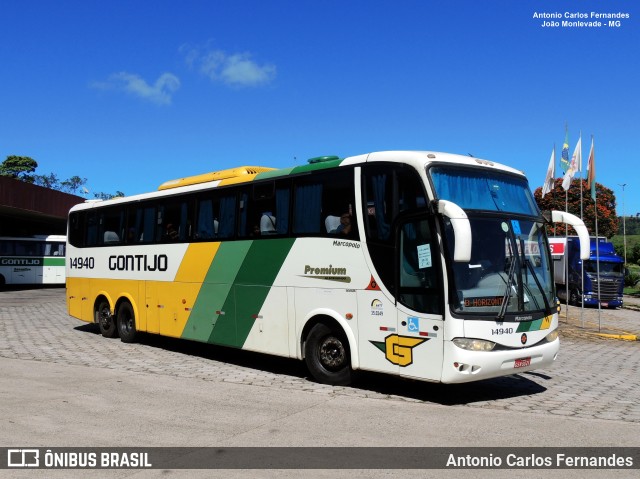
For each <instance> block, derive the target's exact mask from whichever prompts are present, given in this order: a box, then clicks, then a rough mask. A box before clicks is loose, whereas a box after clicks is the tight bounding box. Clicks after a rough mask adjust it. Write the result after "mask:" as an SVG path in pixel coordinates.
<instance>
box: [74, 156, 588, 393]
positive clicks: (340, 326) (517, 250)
mask: <svg viewBox="0 0 640 479" xmlns="http://www.w3.org/2000/svg"><path fill="white" fill-rule="evenodd" d="M552 220H553V221H556V222H567V223H569V224H571V225H573V227H574V228H575V229H576V231H577V233H578V234H579V235H587V230H586V228H585V227H584V224H583V223H582V221H581V220H580V219H578V218H576V217H575V216H572V215H569V214H566V213H563V212H552ZM544 224H545V219H544V218H543V216H542V215H541V213H540V211H539V210H538V207H537V206H536V203H535V201H534V199H533V195H532V194H531V191H530V189H529V186H528V183H527V179H526V178H525V176H524V174H523V173H522V172H520V171H517V170H515V169H512V168H509V167H506V166H502V165H499V164H496V163H493V162H490V161H485V160H480V159H475V158H470V157H463V156H458V155H451V154H445V153H435V152H408V151H390V152H378V153H370V154H366V155H361V156H354V157H350V158H344V159H340V158H337V157H319V158H314V159H311V160H309V163H308V164H307V165H304V166H297V167H292V168H287V169H271V168H264V167H239V168H235V169H231V170H224V171H218V172H214V173H209V174H204V175H200V176H195V177H189V178H182V179H179V180H174V181H169V182H167V183H164V184H163V185H161V186H160V188H159V191H157V192H154V193H149V194H142V195H137V196H132V197H128V198H123V199H113V200H107V201H98V202H96V201H92V202H87V203H84V204H81V205H77V206H74V207H73V208H72V209H71V211H70V213H69V230H68V248H67V251H68V262H67V292H68V298H67V303H68V311H69V314H70V315H71V316H74V317H76V318H78V319H81V320H83V321H88V322H96V323H98V324H99V325H100V330H101V332H102V334H103V335H104V336H106V337H115V336H120V338H121V339H122V341H124V342H131V341H134V340H135V339H136V336H137V334H138V333H139V332H146V333H153V334H160V335H163V336H171V337H176V338H184V339H190V340H195V341H202V342H206V343H211V344H217V345H224V346H231V347H236V348H242V349H246V350H251V351H258V352H261V353H268V354H274V355H279V356H285V357H292V358H298V359H301V360H304V361H305V362H306V364H307V367H308V369H309V371H310V373H311V375H312V376H313V377H314V378H315V379H316V380H317V381H320V382H324V383H330V384H347V383H349V381H350V378H351V375H352V371H354V370H369V371H378V372H383V373H389V374H396V375H401V376H405V377H410V378H415V379H420V380H425V381H436V382H438V381H439V382H445V383H460V382H467V381H474V380H480V379H485V378H491V377H496V376H502V375H508V374H513V373H517V372H522V371H528V370H531V369H535V368H541V367H546V366H548V365H550V364H551V363H552V362H553V361H554V360H555V358H556V355H557V353H558V348H559V340H558V334H557V327H558V315H557V309H556V298H555V290H554V282H553V274H552V266H551V263H552V262H551V257H550V253H549V244H548V240H547V237H546V234H545V229H544ZM583 243H584V244H587V245H588V241H586V242H583ZM586 254H588V251H587V252H586Z"/></svg>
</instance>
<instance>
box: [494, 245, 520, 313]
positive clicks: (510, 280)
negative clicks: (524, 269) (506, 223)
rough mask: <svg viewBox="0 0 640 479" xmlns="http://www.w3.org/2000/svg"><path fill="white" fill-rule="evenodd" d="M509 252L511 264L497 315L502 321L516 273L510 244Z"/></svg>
mask: <svg viewBox="0 0 640 479" xmlns="http://www.w3.org/2000/svg"><path fill="white" fill-rule="evenodd" d="M509 250H510V251H511V253H512V254H511V264H510V265H509V273H508V274H509V276H508V278H507V287H506V289H505V290H504V295H503V296H502V305H501V306H500V312H499V313H498V319H504V315H505V314H506V312H507V306H508V302H509V299H510V298H511V288H513V278H514V276H515V275H514V273H515V271H516V261H515V260H516V258H515V256H514V255H513V251H512V250H511V243H509Z"/></svg>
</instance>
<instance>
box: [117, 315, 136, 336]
mask: <svg viewBox="0 0 640 479" xmlns="http://www.w3.org/2000/svg"><path fill="white" fill-rule="evenodd" d="M120 323H121V326H120V327H121V329H122V332H123V333H125V334H128V333H130V332H132V331H133V328H134V326H133V316H131V315H130V314H127V313H126V312H124V313H123V318H122V321H121V322H120Z"/></svg>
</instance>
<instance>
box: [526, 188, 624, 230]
mask: <svg viewBox="0 0 640 479" xmlns="http://www.w3.org/2000/svg"><path fill="white" fill-rule="evenodd" d="M581 181H582V220H583V221H584V224H585V225H586V227H587V229H588V230H589V234H590V235H591V236H595V234H596V227H595V223H596V222H595V215H594V201H593V199H592V198H591V191H590V190H588V189H587V182H586V181H585V180H580V179H574V181H572V183H571V187H570V188H569V191H568V192H567V198H568V209H565V191H564V189H563V188H562V178H557V179H556V181H555V185H554V188H553V190H552V191H550V192H549V193H547V194H546V195H545V196H544V198H543V197H542V188H537V189H536V191H535V192H534V194H533V195H534V197H535V200H536V203H538V207H539V208H540V209H541V210H542V211H546V210H560V211H568V212H569V213H571V214H574V215H576V216H577V217H578V218H579V217H580V182H581ZM596 199H597V202H596V203H597V208H598V236H605V237H607V238H611V237H612V236H613V235H615V234H616V233H617V232H618V221H619V218H618V216H617V215H616V197H615V195H614V194H613V191H612V190H610V189H609V188H607V187H606V186H604V185H602V184H601V183H596ZM558 228H561V230H558ZM555 230H556V234H557V235H559V236H564V227H563V226H559V225H557V226H556V228H555ZM553 231H554V226H553V225H547V233H548V234H550V235H552V234H553ZM569 234H570V235H575V234H576V232H575V231H574V229H573V228H572V227H571V226H569Z"/></svg>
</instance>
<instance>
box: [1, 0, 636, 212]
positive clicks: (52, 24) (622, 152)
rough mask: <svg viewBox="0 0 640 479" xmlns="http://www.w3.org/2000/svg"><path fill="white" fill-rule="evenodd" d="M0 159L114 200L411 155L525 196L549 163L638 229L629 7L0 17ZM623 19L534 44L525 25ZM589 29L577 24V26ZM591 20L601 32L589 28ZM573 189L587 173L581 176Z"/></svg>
mask: <svg viewBox="0 0 640 479" xmlns="http://www.w3.org/2000/svg"><path fill="white" fill-rule="evenodd" d="M0 7H1V10H0V11H1V12H2V20H3V21H2V23H3V25H2V28H1V29H0V64H1V65H2V80H1V83H0V85H1V88H0V112H1V114H0V159H1V160H4V158H6V156H8V155H20V156H30V157H32V158H34V159H35V160H36V161H37V162H38V164H39V168H38V170H37V173H40V174H45V173H49V172H55V173H56V174H57V175H58V177H59V178H60V179H66V178H69V177H71V176H74V175H77V176H80V177H84V178H87V179H88V181H87V185H86V186H87V187H88V188H89V190H90V193H89V195H88V197H93V193H94V192H107V193H114V192H116V191H123V192H124V193H126V194H127V195H131V194H136V193H142V192H147V191H152V190H155V189H156V188H157V187H158V185H159V184H161V183H162V182H164V181H166V180H169V179H173V178H178V177H182V176H189V175H195V174H199V173H204V172H208V171H215V170H219V169H224V168H229V167H233V166H239V165H260V166H273V167H287V166H293V165H295V164H301V163H304V162H305V161H306V159H307V158H311V157H314V156H319V155H339V156H343V157H344V156H350V155H356V154H360V153H366V152H370V151H378V150H393V149H420V150H435V151H446V152H452V153H461V154H468V153H470V154H473V155H474V156H476V157H482V158H486V159H491V160H494V161H497V162H501V163H505V164H508V165H510V166H514V167H516V168H519V169H522V170H524V171H525V173H526V174H527V176H528V177H529V180H530V183H531V187H532V189H535V188H536V187H538V186H541V185H542V183H543V181H544V177H545V173H546V169H547V164H548V162H549V156H550V154H551V150H552V148H553V146H554V144H555V145H556V151H557V156H558V158H559V156H560V150H561V148H562V142H563V140H564V128H565V123H566V124H567V125H568V128H569V143H570V152H573V149H574V146H575V143H576V141H577V139H578V135H579V134H580V132H582V138H583V152H582V154H583V159H584V162H585V164H586V159H587V157H588V153H589V143H590V137H591V135H594V137H595V146H596V171H597V181H598V182H601V183H603V184H605V185H606V186H608V187H609V188H612V189H613V190H614V192H615V193H616V195H617V197H618V213H619V214H622V188H621V187H620V186H619V184H622V183H626V184H627V186H626V188H625V212H626V214H627V215H629V214H635V213H637V212H640V174H638V173H637V170H638V167H637V166H636V164H637V162H638V160H640V154H639V153H640V146H639V145H640V140H639V138H640V116H639V112H640V101H639V100H640V94H639V87H638V85H640V74H639V68H638V66H637V55H638V47H639V46H640V7H639V6H638V2H637V1H635V0H634V1H632V0H607V1H603V0H594V1H589V0H555V1H543V0H487V1H479V0H449V1H444V0H422V1H419V0H369V1H363V0H324V1H319V0H313V1H312V0H210V1H204V0H180V1H177V0H175V1H168V0H154V1H153V2H143V1H132V0H128V1H123V0H110V1H94V0H84V1H64V0H61V1H55V2H54V1H44V0H39V1H23V0H0ZM591 11H594V12H611V13H616V12H624V13H628V14H629V15H630V18H629V19H623V20H622V22H621V26H620V27H619V28H608V27H603V28H598V29H592V28H543V27H541V23H542V20H541V19H534V18H533V14H534V12H549V13H553V12H560V13H562V14H564V12H585V13H587V14H589V13H590V12H591ZM587 20H588V19H587ZM604 21H605V22H607V20H604ZM584 175H585V177H586V172H585V173H584Z"/></svg>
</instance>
